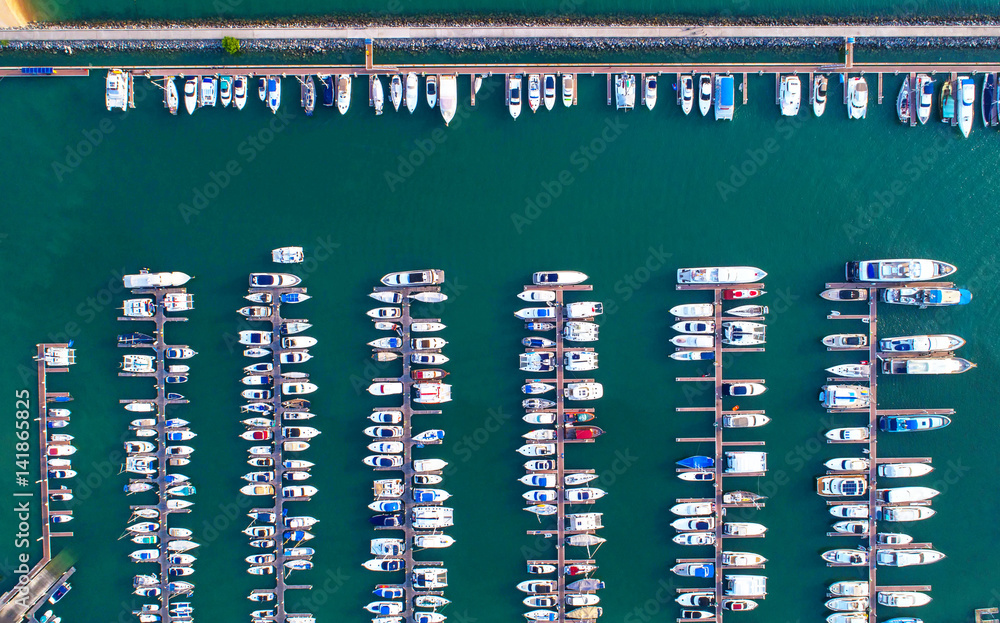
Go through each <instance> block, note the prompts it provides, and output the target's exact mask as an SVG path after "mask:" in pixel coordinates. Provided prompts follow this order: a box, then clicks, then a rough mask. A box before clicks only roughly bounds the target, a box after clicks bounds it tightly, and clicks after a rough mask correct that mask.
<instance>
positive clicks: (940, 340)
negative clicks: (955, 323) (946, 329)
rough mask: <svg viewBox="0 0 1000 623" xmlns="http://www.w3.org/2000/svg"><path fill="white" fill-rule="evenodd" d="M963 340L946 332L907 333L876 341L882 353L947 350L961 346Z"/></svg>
mask: <svg viewBox="0 0 1000 623" xmlns="http://www.w3.org/2000/svg"><path fill="white" fill-rule="evenodd" d="M964 345H965V340H963V339H962V338H960V337H958V336H957V335H951V334H948V333H945V334H939V335H908V336H904V337H890V338H885V339H881V340H879V342H878V347H879V350H881V351H882V352H883V353H931V352H948V351H953V350H956V349H958V348H961V347H962V346H964Z"/></svg>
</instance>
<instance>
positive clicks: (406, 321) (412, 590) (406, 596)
mask: <svg viewBox="0 0 1000 623" xmlns="http://www.w3.org/2000/svg"><path fill="white" fill-rule="evenodd" d="M373 291H374V292H399V293H400V294H402V296H403V300H402V302H400V303H399V306H400V309H401V310H402V316H401V317H399V318H394V319H392V321H393V322H396V323H398V324H399V327H400V330H399V337H400V338H402V340H403V344H402V348H398V349H392V350H393V351H394V352H398V353H400V354H401V357H400V358H399V360H400V361H401V362H402V364H403V365H402V368H403V369H402V373H401V374H400V376H398V377H391V378H381V379H372V380H373V382H394V383H402V384H403V393H402V395H401V396H400V397H401V398H402V401H403V404H402V405H401V406H399V407H376V408H374V409H372V411H373V412H375V411H384V410H399V411H400V412H401V413H402V421H401V422H400V424H399V426H402V428H403V437H402V439H400V440H399V441H402V443H403V453H402V456H403V464H402V466H401V467H375V468H373V470H374V471H375V472H376V473H377V474H379V475H382V474H384V473H385V472H396V473H400V474H401V475H402V480H403V494H402V495H401V496H400V497H399V498H398V499H399V500H400V501H401V502H403V509H404V516H405V515H408V512H407V511H408V509H409V507H411V506H412V505H413V504H414V503H413V488H414V487H413V476H414V475H415V474H417V472H415V471H414V470H413V448H414V446H417V447H420V446H425V445H435V444H441V443H442V442H441V440H436V441H430V442H416V441H414V440H413V416H414V415H438V414H440V413H441V411H440V410H438V409H420V408H415V407H414V405H415V404H420V403H414V402H413V393H412V388H413V384H414V383H415V382H417V381H416V380H415V379H414V378H413V375H412V371H413V364H412V363H411V362H410V355H412V354H413V353H415V352H418V351H416V350H414V349H413V343H412V341H411V340H412V337H413V335H412V331H411V325H412V324H413V323H415V322H440V319H438V318H414V317H413V315H412V310H411V305H412V300H411V299H410V295H412V294H417V293H418V292H440V291H441V287H440V286H439V285H433V286H416V287H388V286H378V287H375V288H373ZM420 335H424V334H420ZM375 350H380V349H375ZM419 352H422V353H428V352H437V351H426V350H422V351H419ZM446 378H447V377H446ZM435 380H436V381H441V382H444V381H443V380H441V379H435ZM394 441H395V440H394ZM419 473H420V474H424V475H441V474H442V472H441V471H430V472H419ZM442 504H443V503H442V502H439V501H437V502H420V506H440V505H442ZM375 530H377V531H384V530H398V531H402V533H403V544H404V546H405V550H404V551H403V554H402V556H400V558H402V559H403V564H404V573H405V577H404V579H403V581H402V582H400V583H397V584H391V583H382V582H380V583H379V586H387V587H395V588H401V589H402V590H403V611H402V612H401V613H400V614H398V615H396V616H401V617H403V621H404V623H414V621H415V617H416V615H417V614H419V611H415V610H414V607H413V600H414V599H415V598H417V597H420V596H422V595H438V596H440V595H443V594H444V593H443V591H440V590H425V589H420V588H417V587H415V586H414V585H413V574H412V573H413V570H414V568H416V567H421V568H423V567H443V566H444V563H443V562H441V561H428V560H415V559H414V554H415V553H416V552H415V551H414V546H413V537H415V536H420V535H428V534H434V533H436V532H437V531H435V530H426V529H417V528H414V527H413V525H412V522H411V521H410V520H409V517H407V518H406V519H405V520H404V523H403V525H401V526H395V527H388V526H385V527H383V526H376V528H375Z"/></svg>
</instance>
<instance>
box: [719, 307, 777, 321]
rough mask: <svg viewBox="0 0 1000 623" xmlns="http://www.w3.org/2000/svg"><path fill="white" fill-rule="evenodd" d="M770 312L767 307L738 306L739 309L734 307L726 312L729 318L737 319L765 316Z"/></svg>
mask: <svg viewBox="0 0 1000 623" xmlns="http://www.w3.org/2000/svg"><path fill="white" fill-rule="evenodd" d="M769 311H770V310H769V309H768V308H767V305H740V306H739V307H734V308H732V309H730V310H729V311H727V312H726V314H727V315H729V316H736V317H739V318H755V317H758V316H766V315H767V313H768V312H769Z"/></svg>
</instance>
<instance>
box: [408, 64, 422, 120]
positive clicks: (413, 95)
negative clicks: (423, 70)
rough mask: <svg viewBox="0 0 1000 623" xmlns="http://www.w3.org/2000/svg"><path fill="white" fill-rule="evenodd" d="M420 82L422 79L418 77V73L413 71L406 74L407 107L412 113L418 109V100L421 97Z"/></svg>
mask: <svg viewBox="0 0 1000 623" xmlns="http://www.w3.org/2000/svg"><path fill="white" fill-rule="evenodd" d="M419 83H420V80H419V79H418V78H417V74H415V73H413V72H412V71H411V72H410V73H408V74H406V109H407V110H409V111H410V113H411V114H412V113H413V111H414V110H416V109H417V100H418V99H419V98H420V96H419V90H420V89H419V86H420V85H419Z"/></svg>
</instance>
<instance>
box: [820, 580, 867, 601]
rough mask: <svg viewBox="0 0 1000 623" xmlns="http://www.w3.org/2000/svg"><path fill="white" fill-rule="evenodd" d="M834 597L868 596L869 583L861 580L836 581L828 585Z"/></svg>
mask: <svg viewBox="0 0 1000 623" xmlns="http://www.w3.org/2000/svg"><path fill="white" fill-rule="evenodd" d="M827 590H828V591H829V592H830V595H832V596H834V597H868V592H869V584H868V582H863V581H861V580H844V581H841V582H834V583H833V584H831V585H830V586H828V587H827Z"/></svg>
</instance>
